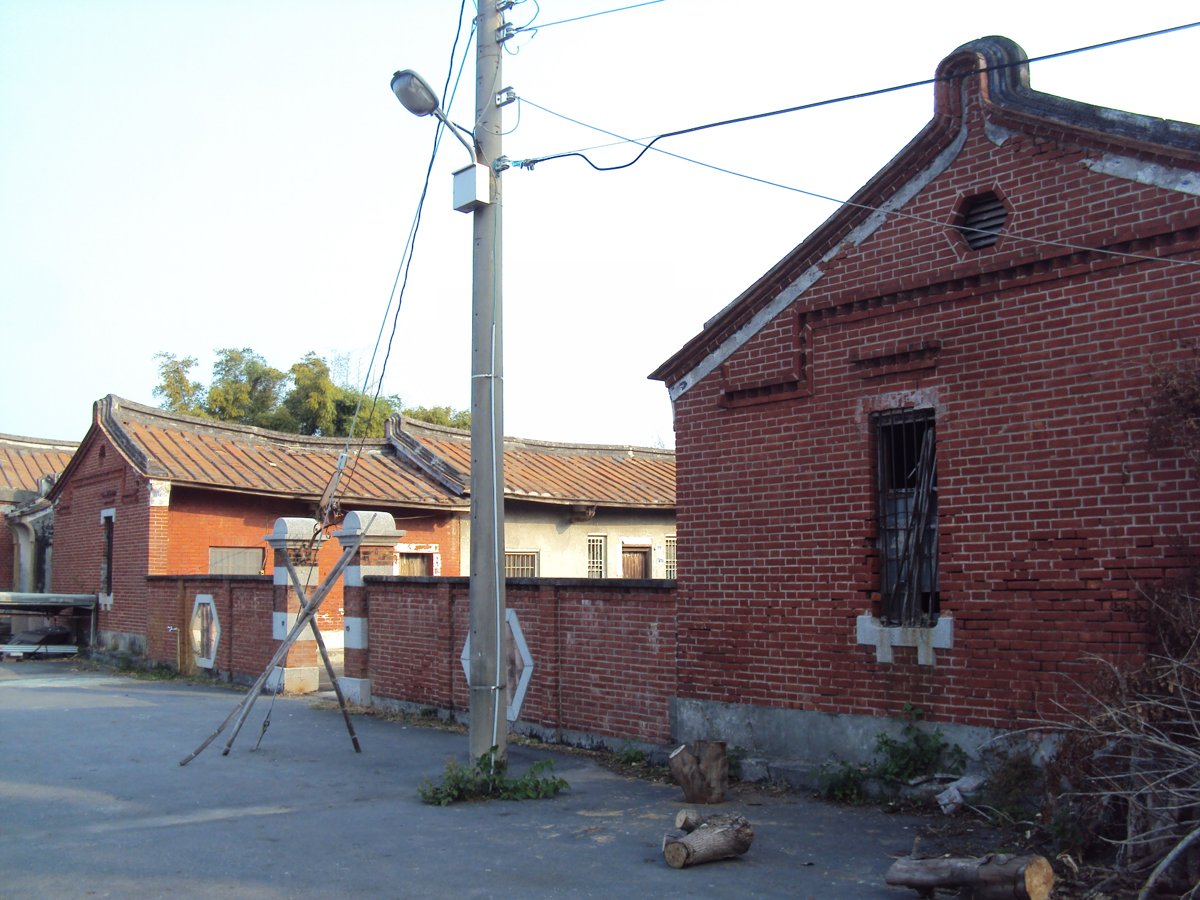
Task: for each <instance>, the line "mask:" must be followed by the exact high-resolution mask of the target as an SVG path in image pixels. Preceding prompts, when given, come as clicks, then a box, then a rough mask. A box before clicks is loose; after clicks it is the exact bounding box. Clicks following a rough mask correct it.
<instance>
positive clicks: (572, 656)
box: [347, 578, 676, 743]
mask: <svg viewBox="0 0 1200 900" xmlns="http://www.w3.org/2000/svg"><path fill="white" fill-rule="evenodd" d="M352 590H353V589H352ZM363 591H364V593H365V594H366V605H367V607H368V609H369V618H370V624H369V641H368V650H367V655H368V675H369V677H370V678H371V694H372V696H373V697H377V698H383V699H392V700H401V701H406V702H411V703H417V704H427V705H429V706H431V707H437V708H444V709H445V708H449V709H460V710H461V709H466V708H467V707H468V706H469V702H470V701H469V698H468V693H467V684H466V678H465V676H464V674H463V669H462V663H461V661H460V655H461V653H462V649H463V643H464V642H465V640H466V634H467V631H468V619H469V610H470V601H469V597H468V583H467V580H466V579H458V578H455V579H436V580H435V579H430V580H417V579H412V580H410V579H400V578H368V579H367V586H366V588H364V589H363ZM505 593H506V600H507V604H508V607H509V608H510V609H513V610H516V612H517V617H518V621H519V623H520V626H521V630H522V632H523V634H524V635H525V640H526V643H527V644H528V646H529V652H530V655H531V656H532V657H533V660H534V675H533V678H532V680H531V682H530V685H529V688H528V690H527V692H526V695H525V701H524V704H523V706H522V710H521V719H522V720H523V721H526V722H530V723H535V724H537V725H539V726H542V727H544V728H547V729H561V730H565V731H575V732H583V733H589V734H594V735H602V736H604V735H606V736H612V737H618V738H622V739H634V740H645V741H651V742H660V743H661V742H665V741H667V740H669V738H670V700H671V697H672V696H673V695H674V694H675V671H676V670H675V636H674V620H675V599H674V591H673V589H672V588H670V587H666V586H664V587H661V588H659V587H645V586H629V587H623V586H621V584H620V582H616V581H614V582H606V583H605V584H604V585H603V586H598V585H597V584H596V583H595V582H594V581H593V582H589V581H575V580H569V579H546V580H539V581H536V582H522V583H515V582H510V583H509V584H508V585H507V587H506V591H505ZM352 652H353V651H347V654H348V656H349V655H350V654H351V653H352Z"/></svg>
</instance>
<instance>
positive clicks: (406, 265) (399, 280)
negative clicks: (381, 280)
mask: <svg viewBox="0 0 1200 900" xmlns="http://www.w3.org/2000/svg"><path fill="white" fill-rule="evenodd" d="M466 6H467V0H462V3H461V5H460V6H459V9H458V27H457V28H456V30H455V32H454V43H453V44H452V45H451V48H450V65H449V67H448V69H447V71H446V81H445V84H444V86H443V87H442V97H441V99H442V106H443V107H446V106H448V105H450V104H452V103H453V100H454V96H455V95H456V94H457V93H458V85H459V83H460V82H461V81H462V74H463V69H464V68H465V67H466V62H467V58H468V56H469V51H470V36H471V35H473V34H474V33H475V24H474V21H472V24H471V28H470V31H469V34H468V38H467V47H466V48H465V49H464V51H463V56H462V59H461V61H460V62H459V64H458V73H457V76H455V70H454V61H455V55H456V54H457V52H458V43H459V39H460V38H461V37H462V30H463V16H464V13H465V11H466ZM451 77H454V89H453V90H451V89H450V79H451ZM444 131H445V125H443V124H442V122H441V121H440V120H439V121H438V126H437V129H436V130H435V131H434V136H433V149H432V151H431V152H430V154H429V164H428V166H426V169H425V181H424V183H423V185H422V187H421V195H420V198H419V199H418V200H417V207H416V210H415V212H414V213H413V219H412V224H411V225H410V226H409V231H408V237H407V238H406V239H405V242H404V249H403V251H402V252H401V254H400V264H399V266H398V267H397V269H396V277H395V279H394V280H393V282H392V289H391V291H390V292H389V294H388V302H387V307H386V308H385V309H384V312H383V318H382V320H381V321H380V323H379V333H378V334H377V335H376V338H375V346H374V348H373V349H372V351H371V360H370V362H369V363H368V364H367V374H366V376H365V377H364V379H363V386H362V390H361V391H359V395H358V402H357V404H356V405H355V408H354V417H353V418H352V419H351V422H350V430H349V431H350V433H349V434H348V435H347V437H346V445H345V450H344V451H343V452H342V455H341V456H340V457H339V458H338V464H337V468H335V470H334V474H333V475H332V477H331V478H330V482H329V486H328V487H327V488H326V490H325V496H324V497H322V501H323V502H322V504H321V506H322V509H321V510H320V512H321V525H322V527H323V526H324V525H326V524H327V523H328V519H329V515H330V512H331V510H332V508H333V501H334V498H335V497H336V495H337V491H338V487H339V481H340V480H341V473H342V468H343V467H344V466H345V464H346V461H347V457H348V456H349V452H350V445H351V443H352V442H353V440H354V432H355V428H356V427H357V425H358V415H359V412H360V410H361V409H362V404H363V400H364V399H365V397H366V395H367V390H368V388H369V386H370V383H371V377H372V370H373V369H374V367H375V358H376V356H377V355H378V353H379V347H380V344H381V343H382V342H383V333H384V329H385V328H386V326H387V320H388V314H389V313H391V312H392V301H393V299H394V300H395V312H394V313H393V314H392V330H391V333H390V334H389V335H388V339H387V346H386V349H385V352H384V357H383V362H382V364H381V365H380V368H379V378H378V380H377V381H376V384H375V394H374V396H373V397H372V398H371V407H370V410H369V411H368V413H367V421H368V422H370V421H371V420H372V419H374V417H375V409H376V407H377V406H378V403H379V395H380V393H381V392H382V391H383V377H384V375H385V374H386V373H387V366H388V361H389V360H390V359H391V355H392V344H393V342H394V341H395V339H396V329H397V326H398V323H399V319H400V308H401V306H402V305H403V303H404V292H405V289H406V288H407V287H408V273H409V270H410V269H411V268H412V260H413V254H414V252H415V250H416V243H417V235H418V233H419V231H420V227H421V214H422V212H423V210H424V208H425V198H426V197H427V196H428V194H429V182H430V178H431V176H432V173H433V164H434V161H435V160H436V159H437V153H438V147H439V146H440V144H441V140H442V134H443V133H444ZM397 287H399V291H398V292H397ZM365 444H366V438H365V437H363V438H360V439H359V445H358V452H357V453H355V455H354V462H353V465H352V466H351V467H350V474H349V476H348V477H347V479H346V485H349V483H350V482H351V481H353V480H354V474H355V470H356V469H357V467H358V460H359V458H360V457H361V455H362V448H363V446H364V445H365ZM326 498H327V499H326ZM314 537H315V536H314Z"/></svg>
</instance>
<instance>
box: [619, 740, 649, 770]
mask: <svg viewBox="0 0 1200 900" xmlns="http://www.w3.org/2000/svg"><path fill="white" fill-rule="evenodd" d="M613 759H614V760H615V761H616V762H618V763H620V764H621V765H623V766H644V765H645V764H646V753H645V751H644V750H639V749H638V748H637V747H635V746H633V744H631V743H629V741H626V742H625V743H624V744H622V745H621V749H620V750H617V751H616V752H615V753H613Z"/></svg>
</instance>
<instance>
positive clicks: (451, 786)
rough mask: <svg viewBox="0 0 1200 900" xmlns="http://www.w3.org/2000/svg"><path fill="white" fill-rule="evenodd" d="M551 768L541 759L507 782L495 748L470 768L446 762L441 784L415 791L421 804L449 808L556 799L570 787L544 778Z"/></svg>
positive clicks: (427, 781)
mask: <svg viewBox="0 0 1200 900" xmlns="http://www.w3.org/2000/svg"><path fill="white" fill-rule="evenodd" d="M553 767H554V762H553V760H549V759H543V760H540V761H539V762H536V763H534V764H533V765H532V766H530V768H529V771H528V772H526V773H525V774H524V775H522V776H521V777H520V778H509V777H508V774H507V771H506V770H507V768H508V765H507V763H506V762H505V761H503V760H498V759H496V748H495V747H493V748H492V749H491V750H490V751H488V752H487V753H485V754H483V756H481V757H479V759H478V761H476V763H475V765H473V766H464V765H462V764H461V763H459V762H457V761H455V760H452V759H451V760H447V762H446V770H445V772H444V773H443V774H442V779H441V781H433V780H431V779H428V778H427V779H425V780H424V781H422V782H421V784H420V786H419V787H418V788H417V793H418V794H419V795H420V797H421V800H422V802H424V803H428V804H431V805H433V806H449V805H450V804H451V803H459V802H462V801H469V800H540V799H543V798H546V797H554V796H557V795H558V794H559V793H561V792H562V791H565V790H566V789H567V788H568V787H570V785H568V784H567V782H566V780H565V779H562V778H558V777H554V776H549V775H543V774H542V773H543V772H547V771H549V770H550V769H552V768H553Z"/></svg>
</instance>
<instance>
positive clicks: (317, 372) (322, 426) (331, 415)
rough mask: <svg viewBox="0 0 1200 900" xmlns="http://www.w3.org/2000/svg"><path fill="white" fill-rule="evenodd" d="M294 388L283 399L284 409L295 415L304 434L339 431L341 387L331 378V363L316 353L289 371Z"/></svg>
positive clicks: (309, 354) (326, 433)
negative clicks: (329, 364) (328, 363)
mask: <svg viewBox="0 0 1200 900" xmlns="http://www.w3.org/2000/svg"><path fill="white" fill-rule="evenodd" d="M288 371H289V373H290V374H291V376H292V389H291V390H290V391H288V393H287V395H286V396H285V397H284V399H283V406H284V408H285V409H286V410H287V411H288V412H289V413H290V414H291V415H292V418H293V419H294V420H295V423H296V430H297V431H299V432H300V434H321V435H331V434H338V433H339V431H338V429H337V421H338V408H337V407H338V399H339V394H340V389H339V388H338V387H337V385H335V384H334V383H333V380H332V379H331V378H330V377H329V366H328V365H327V364H326V362H325V360H323V359H321V358H320V357H319V356H317V355H316V354H315V353H312V352H309V353H307V354H305V356H304V359H302V360H300V362H298V363H295V364H294V365H293V366H292V367H291V369H289V370H288Z"/></svg>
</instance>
